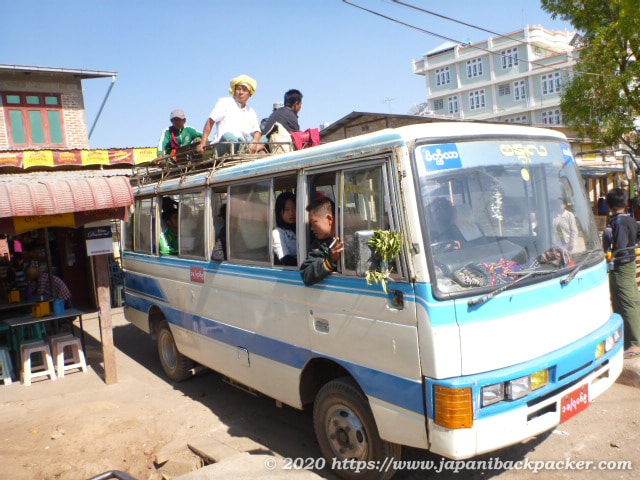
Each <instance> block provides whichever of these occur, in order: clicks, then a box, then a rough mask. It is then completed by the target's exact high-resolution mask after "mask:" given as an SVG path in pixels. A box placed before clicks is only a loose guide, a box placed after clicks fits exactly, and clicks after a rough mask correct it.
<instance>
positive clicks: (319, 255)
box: [300, 197, 344, 285]
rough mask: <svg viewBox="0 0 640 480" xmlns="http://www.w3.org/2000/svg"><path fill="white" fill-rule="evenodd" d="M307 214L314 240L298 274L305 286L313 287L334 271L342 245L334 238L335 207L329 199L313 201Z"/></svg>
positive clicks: (321, 198) (342, 248)
mask: <svg viewBox="0 0 640 480" xmlns="http://www.w3.org/2000/svg"><path fill="white" fill-rule="evenodd" d="M307 212H309V224H310V225H311V231H312V232H313V234H314V235H315V239H314V240H313V242H312V243H311V251H310V252H308V253H307V258H306V260H305V261H304V262H303V263H302V265H301V266H300V274H301V275H302V281H303V282H304V283H305V285H313V284H315V283H318V282H319V281H320V280H322V279H323V278H325V277H328V276H329V275H331V273H333V272H334V271H335V270H336V268H337V263H338V260H339V259H340V254H341V253H342V251H343V250H344V244H343V243H342V240H340V239H339V238H338V237H336V236H335V235H336V222H335V205H334V203H333V201H332V200H331V199H329V198H327V197H320V198H317V199H315V200H314V201H313V202H311V203H310V204H309V206H308V207H307Z"/></svg>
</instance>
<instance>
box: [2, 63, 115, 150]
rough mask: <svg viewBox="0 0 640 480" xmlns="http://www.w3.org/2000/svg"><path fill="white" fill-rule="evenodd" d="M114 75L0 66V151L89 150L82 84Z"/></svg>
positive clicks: (113, 77) (97, 72) (98, 72)
mask: <svg viewBox="0 0 640 480" xmlns="http://www.w3.org/2000/svg"><path fill="white" fill-rule="evenodd" d="M116 76H117V73H115V72H101V71H92V70H71V69H65V68H48V67H27V66H20V65H0V96H1V100H2V101H1V102H0V150H4V149H28V148H36V149H37V148H76V149H85V148H89V128H88V125H87V118H86V114H85V108H84V97H83V94H82V81H83V80H87V79H95V78H109V77H111V78H112V82H115V78H116Z"/></svg>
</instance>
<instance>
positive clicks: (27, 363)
mask: <svg viewBox="0 0 640 480" xmlns="http://www.w3.org/2000/svg"><path fill="white" fill-rule="evenodd" d="M34 353H40V354H41V355H42V365H40V366H38V367H34V369H33V370H32V369H31V355H32V354H34ZM20 360H21V361H22V381H23V383H24V384H25V385H31V379H33V378H36V377H44V376H49V377H51V380H55V379H56V370H55V368H54V367H53V360H52V358H51V349H50V348H49V345H48V344H47V342H45V341H44V340H29V341H26V342H22V343H21V344H20ZM36 368H37V370H36Z"/></svg>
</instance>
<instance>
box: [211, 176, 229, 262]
mask: <svg viewBox="0 0 640 480" xmlns="http://www.w3.org/2000/svg"><path fill="white" fill-rule="evenodd" d="M227 188H228V187H226V186H224V187H221V186H218V187H214V189H213V192H212V195H211V216H212V217H213V222H212V223H213V235H212V238H213V245H212V246H213V250H212V251H211V260H214V261H216V262H222V261H225V260H227V227H226V225H227Z"/></svg>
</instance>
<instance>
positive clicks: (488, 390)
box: [482, 383, 504, 407]
mask: <svg viewBox="0 0 640 480" xmlns="http://www.w3.org/2000/svg"><path fill="white" fill-rule="evenodd" d="M502 400H504V383H496V384H495V385H487V386H486V387H482V406H483V407H486V406H488V405H492V404H494V403H498V402H501V401H502Z"/></svg>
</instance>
